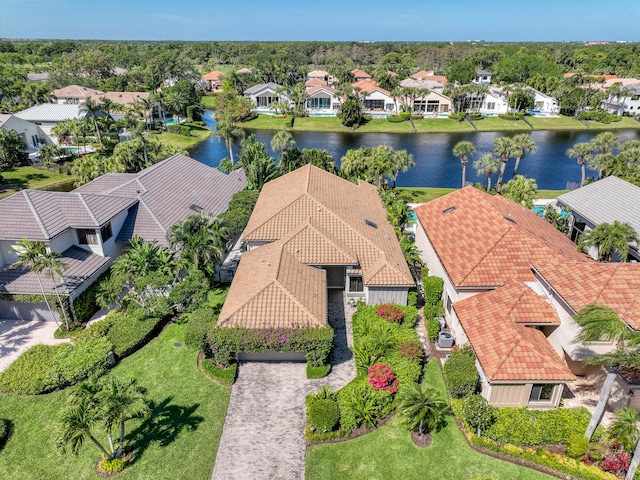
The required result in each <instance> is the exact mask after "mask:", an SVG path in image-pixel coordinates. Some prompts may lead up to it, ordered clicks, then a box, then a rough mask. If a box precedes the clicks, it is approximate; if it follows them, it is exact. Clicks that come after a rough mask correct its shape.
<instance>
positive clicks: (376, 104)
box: [364, 100, 384, 110]
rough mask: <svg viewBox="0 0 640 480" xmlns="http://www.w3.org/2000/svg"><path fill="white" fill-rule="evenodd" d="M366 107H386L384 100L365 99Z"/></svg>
mask: <svg viewBox="0 0 640 480" xmlns="http://www.w3.org/2000/svg"><path fill="white" fill-rule="evenodd" d="M364 108H366V109H367V110H375V109H379V110H382V109H383V108H384V100H365V101H364Z"/></svg>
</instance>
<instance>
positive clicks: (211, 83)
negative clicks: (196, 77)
mask: <svg viewBox="0 0 640 480" xmlns="http://www.w3.org/2000/svg"><path fill="white" fill-rule="evenodd" d="M222 75H224V73H222V72H221V71H220V70H212V71H210V72H209V73H205V74H204V75H203V76H202V79H203V80H204V81H205V82H206V84H207V90H211V91H213V92H217V91H218V90H220V88H221V87H222Z"/></svg>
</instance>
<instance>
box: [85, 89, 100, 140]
mask: <svg viewBox="0 0 640 480" xmlns="http://www.w3.org/2000/svg"><path fill="white" fill-rule="evenodd" d="M84 106H85V107H87V112H89V116H90V117H91V119H92V121H93V128H94V130H95V131H96V135H97V136H98V143H99V144H100V146H101V147H102V136H101V135H100V127H99V126H98V113H100V111H101V110H100V105H98V103H97V102H96V101H94V100H92V99H90V98H89V99H87V101H86V103H85V104H84Z"/></svg>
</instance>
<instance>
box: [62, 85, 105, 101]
mask: <svg viewBox="0 0 640 480" xmlns="http://www.w3.org/2000/svg"><path fill="white" fill-rule="evenodd" d="M102 93H103V92H101V91H99V90H94V89H93V88H88V87H82V86H80V85H68V86H66V87H62V88H58V89H56V90H54V91H53V92H51V96H52V97H55V98H81V99H87V98H91V97H95V96H97V95H102Z"/></svg>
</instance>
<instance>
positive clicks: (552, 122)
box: [527, 115, 587, 130]
mask: <svg viewBox="0 0 640 480" xmlns="http://www.w3.org/2000/svg"><path fill="white" fill-rule="evenodd" d="M527 121H528V122H529V123H530V124H531V125H533V129H534V130H586V128H587V127H586V126H585V125H584V123H581V122H580V121H579V120H576V119H575V118H573V117H566V116H564V115H562V116H560V117H555V118H554V117H535V116H533V117H527Z"/></svg>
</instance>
